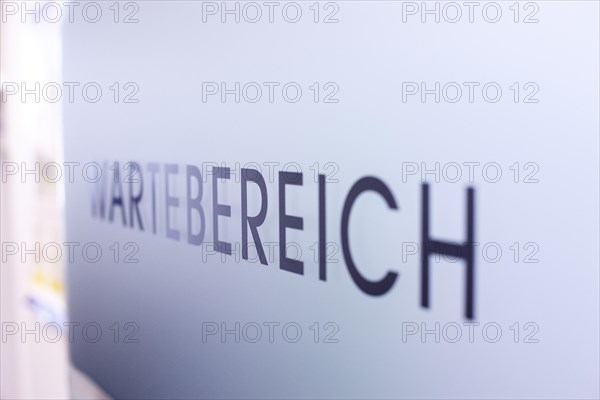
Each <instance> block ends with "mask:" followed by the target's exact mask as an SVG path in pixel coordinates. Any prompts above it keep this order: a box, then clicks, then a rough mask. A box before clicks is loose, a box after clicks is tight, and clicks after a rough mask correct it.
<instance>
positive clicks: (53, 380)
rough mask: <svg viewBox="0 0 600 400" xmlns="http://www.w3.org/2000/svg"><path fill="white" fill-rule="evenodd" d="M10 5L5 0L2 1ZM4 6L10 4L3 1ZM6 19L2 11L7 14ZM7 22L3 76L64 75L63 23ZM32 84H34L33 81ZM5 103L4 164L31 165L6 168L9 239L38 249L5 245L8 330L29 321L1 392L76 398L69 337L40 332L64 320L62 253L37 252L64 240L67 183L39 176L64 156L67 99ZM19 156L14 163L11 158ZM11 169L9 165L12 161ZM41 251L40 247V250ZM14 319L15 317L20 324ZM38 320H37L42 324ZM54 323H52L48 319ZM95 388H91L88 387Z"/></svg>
mask: <svg viewBox="0 0 600 400" xmlns="http://www.w3.org/2000/svg"><path fill="white" fill-rule="evenodd" d="M0 3H5V2H0ZM1 5H2V7H4V4H1ZM3 10H4V8H3ZM3 19H4V14H3ZM29 21H30V23H21V24H6V23H4V22H5V21H4V20H3V21H2V25H1V28H0V81H1V83H2V84H3V85H2V87H4V83H5V82H24V81H28V82H61V79H62V77H61V68H62V66H61V60H62V52H61V25H60V24H39V23H35V20H34V19H33V18H29ZM31 89H33V87H31ZM2 96H3V98H2V102H1V103H0V143H1V156H0V157H1V161H2V163H3V165H4V166H7V165H18V166H19V169H20V166H22V165H24V164H23V163H26V164H27V166H28V168H30V166H36V169H33V168H32V169H30V172H29V173H25V174H24V175H21V176H20V179H8V178H7V176H6V175H4V172H5V171H6V169H5V168H3V169H2V171H3V176H2V183H1V191H0V192H1V193H0V194H1V203H0V225H1V238H2V243H3V246H4V245H6V244H7V243H19V246H21V245H22V244H25V246H27V249H28V250H29V249H31V250H32V251H33V252H32V253H31V254H30V255H29V256H27V257H26V258H25V259H24V260H23V259H21V262H19V258H18V257H5V253H6V250H7V248H5V247H3V249H2V260H1V262H2V266H1V268H0V274H1V275H0V280H1V289H0V295H1V299H0V300H1V302H0V303H1V320H2V326H3V330H2V331H3V332H9V331H10V330H11V329H12V328H13V327H17V326H18V329H19V330H21V329H22V328H27V329H30V330H31V332H30V333H28V334H27V337H26V338H27V340H8V338H7V337H5V336H4V333H3V338H2V343H1V344H0V346H1V352H0V354H1V358H0V360H1V366H0V367H1V371H0V372H1V375H0V383H1V384H0V391H1V393H0V396H1V397H2V398H3V399H17V398H18V399H65V398H70V389H69V386H70V382H71V380H72V379H71V377H70V372H69V362H68V346H67V344H68V342H67V340H66V339H67V338H66V337H65V336H64V335H63V336H61V338H60V339H59V340H57V341H56V342H55V343H52V342H51V341H48V340H41V338H40V337H39V336H40V332H41V329H37V328H36V327H42V326H46V324H51V323H56V324H59V325H61V326H62V324H63V322H65V320H66V319H65V318H66V317H65V315H66V314H65V292H64V268H65V265H64V260H63V258H60V259H59V260H57V261H56V262H49V261H48V260H47V259H46V258H45V257H42V258H40V259H38V260H36V255H35V254H34V253H35V251H36V250H35V243H62V242H63V241H64V240H63V237H64V226H63V224H64V222H63V218H64V213H63V211H64V210H63V207H64V189H63V185H62V183H60V179H59V180H58V182H59V183H52V182H51V180H50V181H49V180H46V179H39V178H40V174H41V170H40V169H41V168H43V166H44V165H49V163H53V162H61V160H62V152H61V149H62V142H61V141H62V123H61V120H62V110H61V102H60V101H59V102H56V103H50V102H47V101H37V102H36V101H35V99H34V97H35V96H34V95H31V96H30V98H29V99H28V100H29V101H18V99H17V100H16V101H9V100H7V98H6V96H5V93H3V94H2ZM12 163H15V164H12ZM8 168H9V169H10V167H8ZM38 254H39V253H38ZM15 324H16V325H15ZM36 324H38V325H36ZM48 326H51V325H48ZM88 393H89V394H90V395H93V392H88Z"/></svg>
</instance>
